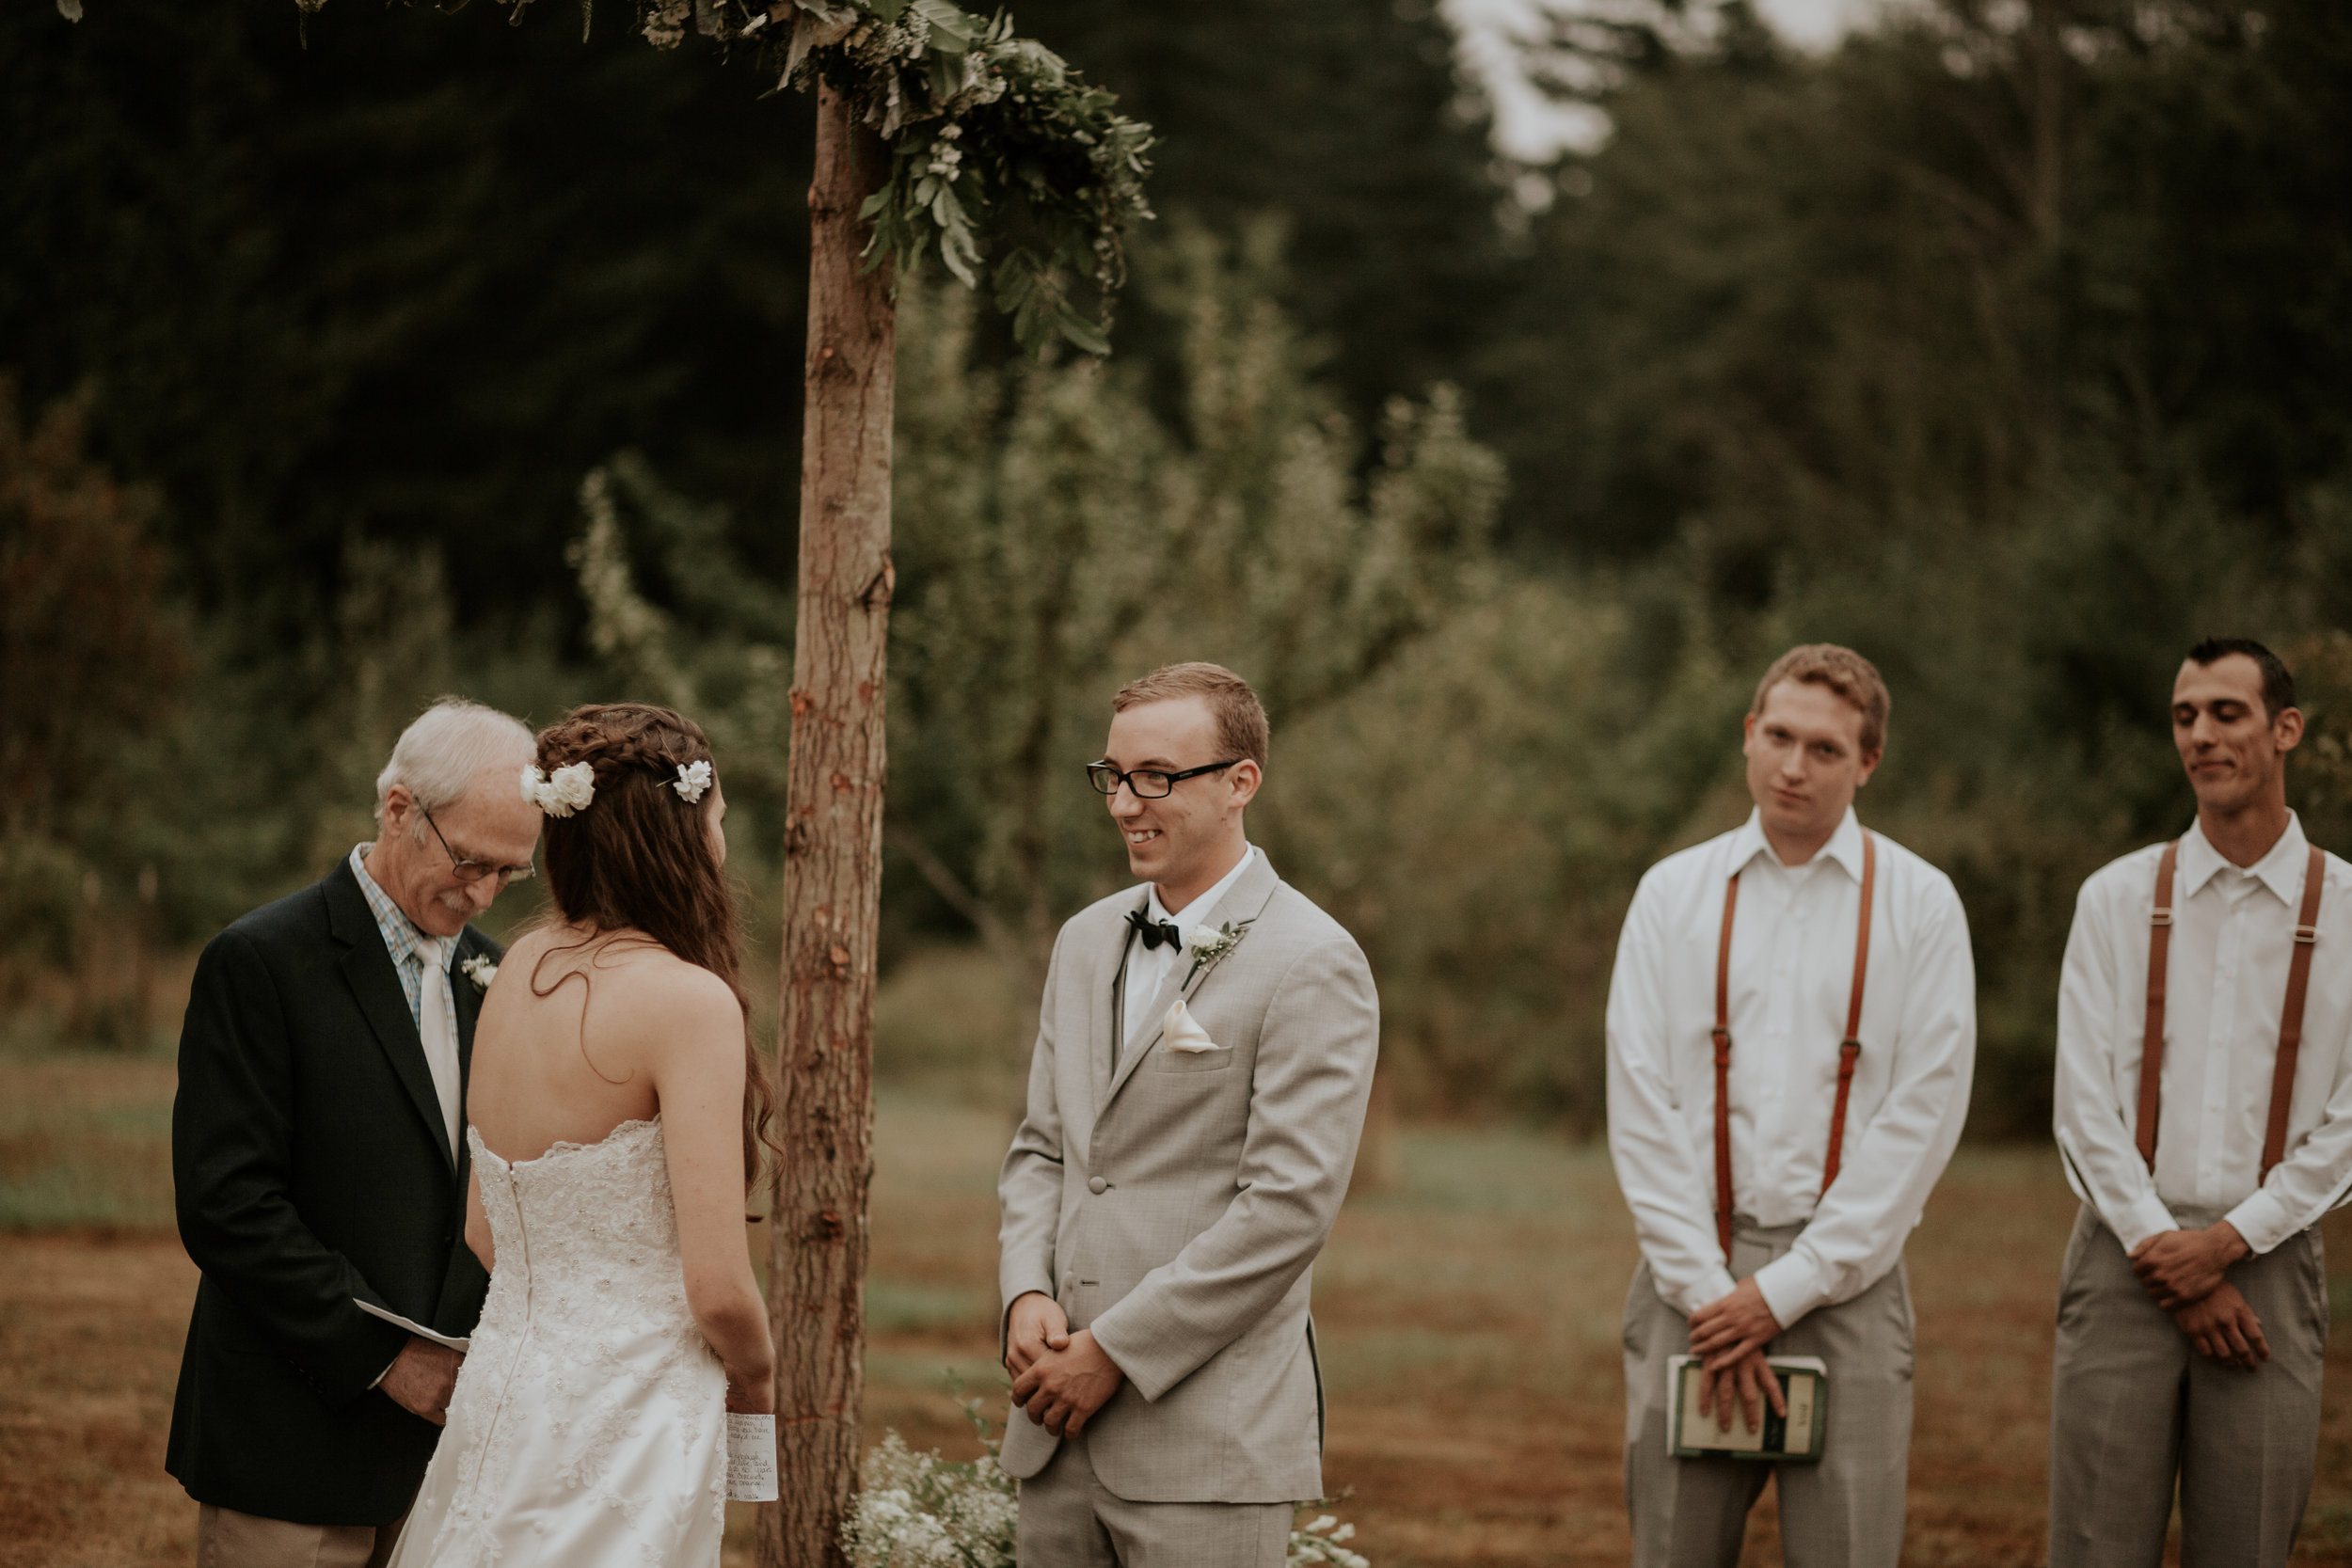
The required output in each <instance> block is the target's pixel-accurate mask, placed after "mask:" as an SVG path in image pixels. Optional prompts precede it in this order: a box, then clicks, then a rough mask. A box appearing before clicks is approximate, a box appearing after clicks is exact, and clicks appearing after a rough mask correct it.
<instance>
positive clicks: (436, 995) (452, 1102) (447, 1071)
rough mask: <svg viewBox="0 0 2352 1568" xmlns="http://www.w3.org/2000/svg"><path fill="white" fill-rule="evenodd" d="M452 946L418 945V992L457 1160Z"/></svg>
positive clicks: (420, 1021)
mask: <svg viewBox="0 0 2352 1568" xmlns="http://www.w3.org/2000/svg"><path fill="white" fill-rule="evenodd" d="M450 947H451V943H450V942H449V940H448V939H447V938H437V939H430V940H427V941H425V942H420V943H419V944H418V951H419V952H420V953H421V956H422V957H423V959H424V984H423V985H422V986H421V987H420V988H419V990H418V993H417V1034H418V1037H420V1038H421V1039H422V1040H423V1042H424V1061H425V1066H427V1067H429V1068H431V1069H433V1087H434V1090H435V1092H436V1093H437V1094H438V1095H439V1096H440V1100H441V1123H442V1132H443V1133H444V1134H445V1135H446V1136H447V1137H448V1139H449V1150H450V1158H451V1159H455V1158H456V1157H457V1113H458V1099H459V1094H460V1078H459V1071H458V1066H457V1030H456V1026H455V1024H454V1022H453V1011H454V1009H453V1008H452V1007H451V1006H450V996H449V959H450Z"/></svg>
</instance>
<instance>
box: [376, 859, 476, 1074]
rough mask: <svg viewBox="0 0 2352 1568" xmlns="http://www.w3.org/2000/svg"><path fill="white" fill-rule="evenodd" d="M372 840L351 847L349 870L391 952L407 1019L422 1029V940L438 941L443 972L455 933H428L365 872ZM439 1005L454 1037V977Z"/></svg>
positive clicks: (452, 950) (454, 953)
mask: <svg viewBox="0 0 2352 1568" xmlns="http://www.w3.org/2000/svg"><path fill="white" fill-rule="evenodd" d="M374 847H375V846H374V845H373V844H372V843H371V844H362V845H359V846H358V847H356V848H354V849H353V850H352V851H351V870H352V874H353V875H354V876H356V877H358V879H359V891H360V892H361V893H362V894H364V895H366V896H367V900H368V908H369V909H371V910H373V911H375V928H376V929H377V930H379V931H381V932H383V933H384V951H386V952H387V953H389V954H390V955H391V956H392V972H393V973H394V974H398V975H399V976H400V989H401V990H403V991H405V993H406V994H407V997H408V1022H411V1023H413V1024H415V1025H416V1026H417V1033H418V1034H419V1035H420V1036H422V1035H423V1033H424V1017H423V1006H424V955H425V943H427V942H440V943H444V944H445V945H444V946H443V948H442V958H441V965H442V968H443V970H444V972H446V971H447V969H448V967H449V965H450V964H452V963H453V962H454V961H455V960H456V958H457V939H456V938H455V937H429V936H427V935H425V934H424V933H423V932H422V931H420V930H418V929H417V927H416V925H415V923H414V922H412V921H411V920H410V919H409V918H408V917H407V916H406V915H405V914H403V913H402V912H401V909H400V906H399V905H398V904H395V903H393V902H392V899H391V895H389V894H388V893H386V892H385V891H384V890H383V889H382V888H380V887H377V886H376V885H375V879H374V878H373V877H371V876H369V875H368V867H367V859H368V851H369V850H370V849H373V848H374ZM441 1006H442V1007H443V1008H444V1009H446V1010H447V1012H448V1015H449V1037H450V1038H451V1039H455V1038H456V1037H457V985H456V982H455V981H454V980H453V981H451V982H450V983H449V984H448V985H445V986H443V987H442V988H441Z"/></svg>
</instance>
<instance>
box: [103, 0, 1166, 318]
mask: <svg viewBox="0 0 2352 1568" xmlns="http://www.w3.org/2000/svg"><path fill="white" fill-rule="evenodd" d="M65 3H66V0H60V5H61V6H62V5H63V4H65ZM295 3H296V4H297V5H298V6H300V8H302V9H303V11H304V12H306V13H308V12H310V11H314V10H317V9H319V8H321V7H322V6H324V5H325V4H326V0H295ZM501 4H505V5H511V6H513V7H514V8H515V20H516V22H520V21H521V20H522V13H523V10H524V8H526V7H528V6H529V5H530V4H531V0H501ZM592 5H593V0H581V27H582V32H583V34H584V33H585V31H586V24H587V21H588V17H589V14H590V8H591V7H592ZM77 8H78V7H77ZM637 10H638V22H639V24H640V26H641V28H642V29H643V31H644V36H645V40H646V41H647V42H648V43H651V44H652V45H654V47H656V48H657V49H671V48H675V47H676V46H677V45H678V44H679V43H680V42H681V41H683V40H684V39H685V37H686V29H687V27H688V26H689V25H690V24H691V26H692V27H693V28H694V30H695V31H696V32H698V33H701V34H703V35H704V36H706V37H707V38H711V39H715V40H718V41H720V42H722V43H724V44H739V43H740V44H749V45H751V46H753V47H755V48H758V49H759V50H761V51H762V52H763V54H764V55H765V56H766V57H767V60H768V63H769V64H770V65H771V67H772V68H774V69H775V70H776V71H777V81H776V88H775V90H777V91H782V90H784V89H785V88H786V87H794V88H799V89H801V90H803V91H805V90H807V89H809V88H811V87H815V86H816V84H817V83H818V80H819V79H820V78H821V79H822V80H823V81H824V82H826V83H827V84H828V85H830V86H831V87H833V88H834V91H836V92H839V93H841V94H843V95H844V96H846V97H847V98H848V99H849V100H850V107H851V109H852V111H853V112H854V114H855V115H856V117H857V119H858V120H859V121H860V123H862V124H864V125H866V126H867V127H869V128H870V129H871V130H872V131H873V132H874V133H875V134H876V135H879V136H880V137H881V138H882V141H883V143H884V144H885V145H887V146H888V148H889V149H890V172H889V175H888V177H887V178H886V179H885V180H884V182H883V183H882V187H881V188H880V189H879V190H877V191H875V192H874V193H873V195H872V196H870V197H869V198H866V204H865V206H864V207H863V208H861V209H860V210H859V214H858V215H859V216H860V217H861V218H864V219H865V220H866V222H867V223H868V224H870V225H871V226H872V234H871V237H870V238H869V239H868V240H867V242H866V267H867V269H868V270H869V271H870V270H871V269H872V268H874V267H877V266H879V265H881V264H882V262H883V261H890V262H892V263H893V264H894V265H895V266H896V268H897V269H898V272H900V273H904V272H907V271H910V270H912V269H913V268H914V267H915V266H917V265H918V264H920V262H921V261H922V260H923V257H924V256H925V255H926V254H927V253H928V252H929V251H930V249H931V248H932V246H934V245H936V246H937V247H938V251H939V257H940V260H941V261H944V262H945V263H946V267H947V270H948V271H949V272H951V273H953V274H955V275H956V277H958V278H960V279H961V281H962V282H963V284H964V285H965V286H966V287H967V288H973V289H977V288H979V287H980V285H981V280H982V277H983V275H984V274H985V275H986V277H987V281H988V284H989V286H990V289H991V291H992V292H993V295H994V298H995V302H996V307H997V309H1000V310H1002V311H1004V312H1005V313H1006V314H1007V315H1009V316H1010V317H1011V318H1012V325H1013V334H1014V336H1015V338H1016V339H1017V340H1018V341H1020V342H1021V344H1022V346H1023V347H1025V348H1027V349H1029V350H1032V351H1040V350H1042V349H1043V348H1044V347H1045V346H1046V345H1047V344H1049V343H1051V342H1053V341H1056V340H1057V339H1058V340H1061V341H1067V342H1070V343H1073V344H1075V345H1076V346H1077V347H1079V348H1081V349H1084V350H1085V351H1086V352H1088V353H1089V354H1108V353H1109V352H1110V347H1111V345H1110V338H1109V336H1108V333H1109V327H1110V313H1111V307H1112V305H1113V304H1114V302H1115V301H1116V299H1117V297H1118V293H1119V290H1120V287H1121V286H1122V285H1123V284H1124V283H1125V282H1126V250H1125V246H1126V234H1127V230H1128V228H1129V227H1130V226H1131V225H1133V224H1136V223H1140V222H1144V221H1147V220H1149V219H1150V218H1151V217H1152V208H1151V205H1150V203H1149V202H1148V201H1147V200H1146V198H1145V196H1144V182H1145V181H1146V180H1147V179H1148V178H1149V177H1150V176H1151V172H1152V164H1151V160H1150V158H1149V157H1148V156H1147V154H1148V152H1149V151H1150V149H1151V147H1152V127H1151V126H1150V125H1148V124H1146V123H1145V122H1144V121H1142V120H1139V119H1132V118H1130V117H1129V116H1126V115H1122V114H1120V113H1119V112H1118V111H1117V108H1116V104H1117V103H1118V100H1117V97H1116V96H1115V95H1114V94H1113V93H1111V92H1110V91H1109V90H1108V89H1107V88H1104V87H1096V86H1094V85H1092V84H1090V83H1089V82H1088V81H1086V80H1085V78H1083V77H1082V76H1080V75H1079V74H1078V72H1077V71H1073V69H1071V67H1070V66H1069V65H1068V64H1067V63H1065V62H1064V61H1063V60H1062V58H1061V56H1060V55H1057V54H1055V53H1054V52H1053V51H1052V50H1050V49H1048V48H1046V47H1045V46H1044V45H1043V44H1041V43H1040V42H1038V41H1037V40H1034V39H1025V38H1022V37H1019V36H1018V35H1017V34H1015V33H1014V31H1013V24H1012V18H1011V16H1010V15H1009V13H1007V12H1005V11H998V12H997V13H996V14H995V15H994V16H993V18H988V19H983V18H981V17H978V16H976V15H974V14H973V13H971V12H969V11H966V10H963V9H961V8H958V7H957V6H955V5H953V4H951V3H950V0H772V3H767V4H754V3H751V0H637ZM1088 304H1090V305H1091V309H1090V310H1086V309H1081V306H1082V305H1088Z"/></svg>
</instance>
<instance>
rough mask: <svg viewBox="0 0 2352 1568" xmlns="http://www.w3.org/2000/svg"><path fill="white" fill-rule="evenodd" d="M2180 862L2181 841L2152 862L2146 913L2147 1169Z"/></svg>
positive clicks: (2142, 1116)
mask: <svg viewBox="0 0 2352 1568" xmlns="http://www.w3.org/2000/svg"><path fill="white" fill-rule="evenodd" d="M2180 863H2181V841H2180V840H2179V839H2174V840H2173V841H2172V842H2171V843H2169V844H2168V845H2166V846H2165V847H2164V858H2163V859H2162V860H2159V861H2158V862H2156V901H2155V903H2154V905H2153V906H2152V907H2151V908H2150V910H2149V911H2148V1022H2147V1026H2146V1028H2145V1029H2143V1030H2142V1031H2141V1033H2140V1037H2139V1126H2138V1128H2137V1134H2136V1141H2137V1143H2138V1145H2139V1157H2140V1158H2141V1159H2142V1160H2145V1161H2146V1162H2147V1163H2148V1168H2149V1169H2150V1170H2154V1169H2155V1168H2156V1123H2157V1122H2158V1121H2159V1120H2160V1119H2162V1114H2163V1113H2162V1102H2163V1097H2164V983H2165V975H2166V972H2167V971H2168V970H2169V968H2170V965H2171V958H2172V868H2173V867H2174V866H2176V865H2178V864H2180Z"/></svg>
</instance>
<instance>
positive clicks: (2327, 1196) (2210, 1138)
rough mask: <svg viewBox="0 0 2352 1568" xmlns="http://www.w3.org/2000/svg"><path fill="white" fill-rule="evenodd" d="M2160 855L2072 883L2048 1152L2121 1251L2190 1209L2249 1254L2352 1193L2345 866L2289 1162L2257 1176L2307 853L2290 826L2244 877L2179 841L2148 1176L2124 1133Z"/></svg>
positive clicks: (2350, 918) (2192, 834)
mask: <svg viewBox="0 0 2352 1568" xmlns="http://www.w3.org/2000/svg"><path fill="white" fill-rule="evenodd" d="M2163 855H2164V846H2162V845H2160V844H2152V845H2150V846H2149V847H2146V848H2144V849H2136V850H2134V851H2133V852H2132V853H2130V854H2128V855H2125V856H2124V857H2123V858H2122V860H2119V861H2117V862H2115V863H2112V864H2110V865H2108V866H2106V867H2105V868H2104V869H2102V870H2100V871H2099V872H2098V873H2097V874H2096V875H2094V876H2093V877H2092V878H2091V879H2090V880H2089V881H2087V882H2085V883H2084V884H2083V891H2082V895H2081V897H2080V898H2078V899H2077V900H2076V901H2075V904H2074V932H2073V934H2072V935H2071V936H2069V937H2068V939H2067V942H2066V969H2065V973H2064V974H2063V976H2062V977H2061V978H2060V980H2059V982H2058V1091H2057V1096H2056V1105H2055V1113H2056V1121H2057V1125H2058V1149H2059V1152H2060V1153H2061V1154H2062V1155H2063V1157H2064V1159H2065V1162H2066V1178H2067V1180H2068V1181H2069V1182H2071V1183H2072V1184H2073V1186H2074V1191H2075V1193H2076V1195H2077V1196H2080V1197H2081V1198H2082V1199H2083V1200H2084V1201H2085V1202H2087V1203H2089V1204H2090V1205H2091V1206H2092V1207H2093V1208H2095V1209H2096V1210H2098V1212H2099V1217H2100V1218H2101V1219H2103V1220H2105V1221H2106V1225H2107V1228H2109V1229H2110V1230H2112V1231H2114V1232H2115V1235H2116V1239H2117V1240H2118V1241H2120V1242H2122V1243H2123V1246H2124V1249H2125V1250H2126V1251H2128V1250H2130V1249H2131V1248H2133V1247H2135V1246H2137V1245H2138V1244H2139V1243H2141V1242H2142V1241H2145V1240H2146V1239H2147V1238H2148V1237H2150V1236H2153V1235H2155V1234H2157V1233H2158V1232H2160V1231H2165V1230H2175V1229H2178V1228H2180V1222H2179V1221H2178V1220H2177V1219H2176V1218H2175V1217H2174V1214H2175V1212H2176V1211H2177V1210H2183V1209H2185V1210H2194V1211H2200V1212H2202V1213H2203V1214H2206V1215H2212V1214H2219V1215H2220V1216H2221V1217H2223V1218H2226V1219H2228V1220H2229V1222H2230V1223H2231V1224H2232V1225H2233V1226H2234V1227H2236V1228H2237V1232H2238V1234H2239V1235H2241V1236H2243V1237H2245V1238H2246V1244H2247V1245H2248V1246H2249V1247H2252V1248H2253V1249H2254V1250H2255V1251H2256V1252H2258V1253H2262V1252H2268V1251H2269V1250H2270V1249H2271V1248H2272V1247H2275V1246H2277V1245H2278V1244H2279V1243H2280V1242H2283V1241H2285V1240H2286V1239H2287V1238H2288V1237H2290V1236H2292V1235H2294V1234H2295V1233H2296V1231H2298V1230H2301V1229H2303V1228H2304V1227H2307V1226H2309V1225H2311V1224H2312V1223H2313V1222H2314V1221H2316V1220H2317V1219H2318V1218H2319V1216H2320V1215H2322V1214H2324V1213H2326V1212H2328V1210H2330V1209H2332V1208H2334V1207H2335V1206H2336V1205H2338V1204H2340V1203H2342V1202H2343V1201H2344V1196H2345V1189H2346V1188H2347V1186H2352V1051H2347V1050H2346V1048H2345V1047H2346V1037H2347V1034H2348V1033H2352V962H2347V961H2346V958H2347V956H2352V867H2347V866H2346V865H2345V864H2344V862H2343V861H2340V860H2338V859H2337V858H2336V857H2335V856H2333V855H2329V856H2328V858H2327V866H2328V873H2327V876H2328V880H2327V884H2326V886H2325V887H2324V888H2323V889H2322V890H2321V893H2320V902H2319V943H2318V946H2317V948H2316V949H2315V950H2314V951H2313V953H2312V976H2311V990H2310V991H2309V992H2308V993H2307V994H2306V997H2305V1000H2304V1008H2303V1044H2302V1051H2301V1054H2300V1056H2299V1057H2298V1059H2297V1061H2296V1074H2295V1094H2294V1099H2293V1100H2292V1101H2290V1102H2289V1106H2288V1111H2287V1139H2286V1155H2285V1157H2284V1158H2283V1159H2281V1160H2280V1162H2279V1165H2278V1168H2277V1169H2275V1170H2273V1171H2272V1172H2271V1173H2270V1180H2267V1181H2264V1180H2261V1171H2262V1154H2263V1138H2264V1135H2265V1132H2267V1131H2268V1128H2269V1125H2270V1079H2271V1067H2272V1064H2273V1063H2274V1062H2275V1061H2276V1060H2277V1059H2278V1053H2279V1015H2280V1011H2281V1010H2283V1008H2284V1006H2285V1005H2286V993H2287V965H2288V963H2289V962H2290V961H2291V959H2292V958H2293V957H2294V949H2295V925H2296V915H2297V914H2298V913H2299V912H2300V909H2301V905H2302V902H2303V878H2304V875H2305V873H2306V871H2307V869H2308V867H2309V862H2310V856H2311V847H2310V844H2309V841H2308V840H2306V839H2305V838H2304V837H2303V824H2302V823H2301V822H2300V821H2299V820H2296V818H2294V817H2293V816H2289V818H2288V822H2287V831H2286V832H2284V833H2283V834H2281V835H2280V839H2279V842H2278V843H2277V844H2275V845H2273V846H2271V848H2270V852H2269V853H2268V854H2266V855H2265V856H2264V857H2263V858H2262V859H2261V860H2259V861H2257V862H2256V863H2254V864H2253V865H2251V866H2249V867H2248V868H2247V869H2245V870H2243V871H2241V870H2239V869H2238V868H2237V867H2236V866H2233V865H2232V864H2231V863H2229V862H2227V861H2225V860H2223V859H2222V858H2221V855H2220V853H2219V852H2218V851H2217V850H2216V849H2215V848H2214V847H2213V845H2212V844H2211V843H2210V842H2208V841H2207V839H2206V838H2205V834H2204V830H2203V829H2202V828H2200V827H2195V826H2192V827H2191V828H2190V829H2189V830H2188V832H2186V833H2185V834H2183V835H2182V837H2181V853H2180V861H2179V863H2178V865H2177V866H2176V867H2175V869H2174V871H2173V877H2172V936H2171V940H2170V942H2169V947H2170V953H2169V957H2168V961H2167V963H2166V966H2165V974H2166V980H2165V1010H2164V1069H2163V1075H2162V1087H2163V1093H2164V1105H2163V1110H2162V1111H2161V1113H2160V1114H2159V1115H2158V1117H2157V1121H2156V1168H2155V1172H2154V1174H2153V1176H2152V1175H2151V1174H2150V1173H2149V1170H2148V1167H2147V1165H2146V1164H2144V1163H2143V1162H2142V1161H2141V1160H2140V1157H2139V1149H2138V1148H2137V1144H2136V1143H2135V1132H2136V1129H2137V1123H2138V1120H2139V1056H2140V1040H2141V1037H2142V1034H2143V1031H2144V1030H2145V1028H2146V1026H2147V1020H2148V934H2149V924H2148V914H2149V911H2150V910H2151V909H2152V908H2153V906H2154V903H2155V890H2156V863H2157V862H2158V861H2159V860H2161V859H2162V858H2163ZM2225 1211H2226V1212H2225Z"/></svg>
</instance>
